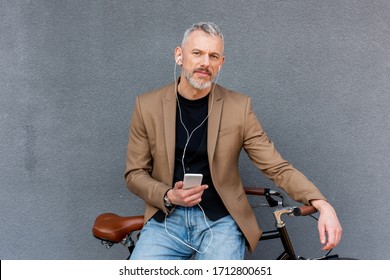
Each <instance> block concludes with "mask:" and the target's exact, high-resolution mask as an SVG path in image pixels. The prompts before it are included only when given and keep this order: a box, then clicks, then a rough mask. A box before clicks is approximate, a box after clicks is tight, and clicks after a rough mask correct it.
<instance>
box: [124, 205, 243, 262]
mask: <svg viewBox="0 0 390 280" xmlns="http://www.w3.org/2000/svg"><path fill="white" fill-rule="evenodd" d="M205 221H207V223H206V222H205ZM183 243H185V244H187V245H185V244H183ZM244 253H245V238H244V236H243V234H242V233H241V231H240V230H239V228H238V226H237V224H236V223H235V221H234V220H233V218H232V217H231V216H225V217H223V218H221V219H219V220H217V221H211V220H210V219H208V218H207V217H206V216H205V215H204V213H203V211H202V210H201V208H200V207H199V206H194V207H190V208H187V207H176V208H175V209H174V211H173V212H172V213H171V214H170V215H169V216H168V217H167V218H166V220H165V221H163V222H161V223H160V222H157V221H156V220H154V219H150V220H149V221H148V222H147V223H146V225H145V226H144V227H143V229H142V231H141V234H140V238H139V240H138V241H137V244H136V246H135V249H134V251H133V254H132V255H131V259H132V260H178V259H179V260H185V259H190V258H191V257H192V256H193V255H195V259H197V260H210V259H214V260H228V259H230V260H242V259H244Z"/></svg>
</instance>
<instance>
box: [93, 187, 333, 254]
mask: <svg viewBox="0 0 390 280" xmlns="http://www.w3.org/2000/svg"><path fill="white" fill-rule="evenodd" d="M245 193H246V194H247V195H251V196H263V197H265V199H266V201H267V203H266V205H267V206H269V207H277V209H276V210H275V211H274V212H273V218H274V220H275V229H274V230H270V231H265V232H263V234H262V236H261V237H260V240H272V239H280V241H281V243H282V245H283V250H284V251H283V252H282V253H281V254H280V255H279V257H277V260H305V259H306V258H304V257H302V256H297V255H296V253H295V250H294V247H293V245H292V242H291V240H290V236H289V234H288V231H287V227H286V223H285V222H284V221H283V219H282V216H284V215H289V216H311V217H313V218H315V217H314V216H313V215H312V214H314V213H316V212H317V210H316V209H315V208H314V207H313V206H309V205H303V206H287V205H285V203H284V199H283V196H282V195H281V193H280V192H277V191H275V190H271V189H269V188H259V187H245ZM315 219H316V218H315ZM143 223H144V217H143V216H142V215H139V216H120V215H117V214H115V213H103V214H100V215H98V216H97V217H96V219H95V222H94V224H93V227H92V233H93V235H94V237H95V238H97V239H99V240H100V241H101V243H102V244H103V245H104V246H105V247H106V248H111V247H112V246H113V245H115V244H122V245H123V246H125V247H127V248H128V251H129V256H128V258H127V259H130V256H131V254H132V252H133V250H134V248H135V246H136V242H135V241H134V240H133V235H134V233H136V232H138V231H140V230H141V229H142V227H143ZM331 251H332V250H330V251H328V252H327V253H326V254H325V255H324V256H321V257H319V258H316V260H331V259H340V258H339V256H338V254H333V255H330V252H331Z"/></svg>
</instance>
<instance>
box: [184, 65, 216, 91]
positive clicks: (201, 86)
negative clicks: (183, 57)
mask: <svg viewBox="0 0 390 280" xmlns="http://www.w3.org/2000/svg"><path fill="white" fill-rule="evenodd" d="M182 71H183V73H184V76H185V77H186V78H187V80H188V82H189V84H190V85H191V86H192V87H193V88H195V89H198V90H205V89H207V88H209V87H211V83H212V81H213V80H214V77H213V75H212V73H211V72H210V71H209V70H208V69H205V68H197V69H195V70H194V72H193V73H189V72H187V71H186V70H184V69H182ZM195 72H203V73H206V74H208V75H210V80H209V81H205V82H198V81H197V80H195V79H194V78H193V75H194V73H195Z"/></svg>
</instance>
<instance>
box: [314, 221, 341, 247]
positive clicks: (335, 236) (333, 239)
mask: <svg viewBox="0 0 390 280" xmlns="http://www.w3.org/2000/svg"><path fill="white" fill-rule="evenodd" d="M318 232H319V237H320V242H321V244H322V245H323V247H322V249H323V250H330V249H333V248H334V247H336V246H337V245H338V244H339V243H340V241H341V236H342V228H341V225H340V223H339V222H338V219H337V218H336V219H330V220H326V221H325V222H324V223H322V222H319V224H318Z"/></svg>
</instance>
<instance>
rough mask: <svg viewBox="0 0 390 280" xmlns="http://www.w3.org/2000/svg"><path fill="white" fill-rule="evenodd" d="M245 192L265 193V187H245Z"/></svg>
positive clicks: (253, 193)
mask: <svg viewBox="0 0 390 280" xmlns="http://www.w3.org/2000/svg"><path fill="white" fill-rule="evenodd" d="M244 189H245V193H246V194H249V195H261V196H264V195H265V188H258V187H245V188H244Z"/></svg>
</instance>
